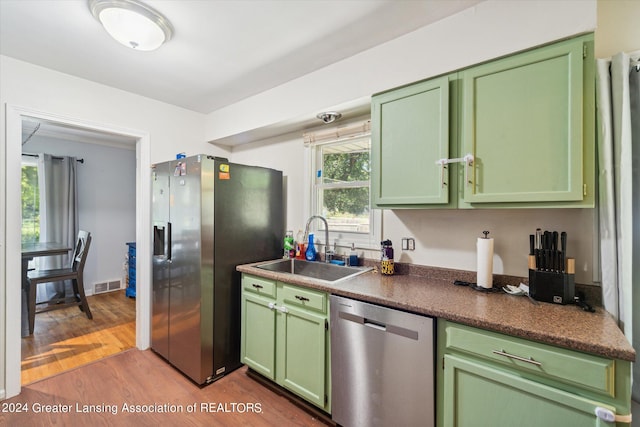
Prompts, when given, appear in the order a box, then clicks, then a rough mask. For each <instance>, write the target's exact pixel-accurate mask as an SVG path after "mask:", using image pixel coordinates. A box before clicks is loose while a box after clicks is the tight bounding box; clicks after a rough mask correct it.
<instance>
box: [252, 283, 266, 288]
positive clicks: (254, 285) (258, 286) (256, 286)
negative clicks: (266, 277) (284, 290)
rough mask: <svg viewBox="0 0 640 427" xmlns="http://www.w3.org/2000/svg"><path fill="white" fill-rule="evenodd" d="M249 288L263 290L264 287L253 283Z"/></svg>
mask: <svg viewBox="0 0 640 427" xmlns="http://www.w3.org/2000/svg"><path fill="white" fill-rule="evenodd" d="M251 286H253V287H254V288H256V289H262V288H264V286H262V285H258V284H255V283H253V284H252V285H251Z"/></svg>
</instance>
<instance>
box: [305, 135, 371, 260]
mask: <svg viewBox="0 0 640 427" xmlns="http://www.w3.org/2000/svg"><path fill="white" fill-rule="evenodd" d="M367 125H368V123H367ZM305 137H306V136H305ZM308 146H309V148H310V150H311V153H310V154H311V165H312V167H311V168H310V169H311V171H312V177H313V180H312V181H313V182H312V183H311V206H310V213H311V215H321V216H323V217H324V218H325V219H326V220H327V223H328V225H329V231H330V236H329V239H330V242H329V244H330V245H332V246H333V245H334V244H337V245H339V246H341V247H351V244H355V245H356V246H357V247H367V248H377V246H378V244H379V242H380V239H379V236H380V231H379V230H380V228H381V225H380V212H379V211H378V210H375V209H371V191H370V187H371V184H370V175H371V160H370V153H371V138H370V134H369V133H368V132H366V133H363V132H362V131H361V132H359V134H357V135H354V136H350V137H348V138H345V137H340V136H338V135H337V134H336V136H334V137H333V138H328V139H327V138H326V137H325V138H323V139H322V142H311V143H309V144H308ZM312 227H321V229H318V228H315V230H316V232H318V235H317V237H319V238H320V239H322V238H323V237H324V236H323V232H324V230H323V229H322V228H323V226H322V223H321V222H320V221H315V222H314V223H313V224H312ZM321 243H322V244H324V243H325V242H321Z"/></svg>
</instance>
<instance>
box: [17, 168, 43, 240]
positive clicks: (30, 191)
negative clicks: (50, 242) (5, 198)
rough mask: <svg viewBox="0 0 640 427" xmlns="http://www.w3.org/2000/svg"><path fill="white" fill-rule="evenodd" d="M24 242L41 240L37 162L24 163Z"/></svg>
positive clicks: (22, 184)
mask: <svg viewBox="0 0 640 427" xmlns="http://www.w3.org/2000/svg"><path fill="white" fill-rule="evenodd" d="M21 186H22V189H21V190H22V242H23V243H27V242H38V241H39V240H40V190H39V188H38V166H37V164H36V162H35V161H32V162H28V161H23V162H22V183H21Z"/></svg>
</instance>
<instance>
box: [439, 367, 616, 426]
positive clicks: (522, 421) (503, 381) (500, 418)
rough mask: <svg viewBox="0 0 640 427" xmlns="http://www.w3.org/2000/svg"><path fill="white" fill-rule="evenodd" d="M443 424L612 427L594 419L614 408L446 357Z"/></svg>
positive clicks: (494, 369)
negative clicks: (600, 413)
mask: <svg viewBox="0 0 640 427" xmlns="http://www.w3.org/2000/svg"><path fill="white" fill-rule="evenodd" d="M443 400H444V402H443V403H444V405H443V414H442V415H443V424H442V425H446V426H458V427H464V426H469V427H478V426H492V427H496V426H515V425H517V426H519V427H540V426H562V427H585V426H615V423H608V422H605V421H603V420H601V419H599V418H598V417H596V415H595V410H596V408H597V407H602V408H605V409H608V410H611V411H613V412H614V413H615V410H614V408H613V407H610V406H608V405H605V404H603V403H602V402H597V401H593V400H590V399H586V398H583V397H580V396H578V395H575V394H572V393H567V392H565V391H562V390H558V389H556V388H553V387H549V386H546V385H544V384H540V383H536V382H534V381H529V380H527V379H524V378H522V377H520V376H518V375H513V374H510V373H507V372H505V371H502V370H500V369H496V368H495V367H490V366H488V365H486V364H484V363H482V362H480V361H476V360H473V359H471V358H464V357H458V356H452V355H446V356H445V357H444V393H443Z"/></svg>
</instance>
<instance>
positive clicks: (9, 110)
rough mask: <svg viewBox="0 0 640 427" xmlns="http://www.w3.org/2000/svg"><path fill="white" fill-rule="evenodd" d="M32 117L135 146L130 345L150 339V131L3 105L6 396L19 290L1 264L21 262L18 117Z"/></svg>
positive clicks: (15, 360) (12, 387)
mask: <svg viewBox="0 0 640 427" xmlns="http://www.w3.org/2000/svg"><path fill="white" fill-rule="evenodd" d="M24 118H33V119H37V120H44V121H48V122H52V123H57V124H59V125H61V126H66V127H70V128H78V129H84V130H89V131H96V132H103V133H107V134H112V135H120V136H124V137H129V138H133V139H134V140H135V141H136V142H135V147H136V162H135V165H136V166H135V168H136V174H135V175H136V183H135V188H136V202H135V203H136V210H135V211H136V226H135V230H136V231H135V234H136V239H135V240H136V243H137V262H136V270H137V284H136V288H137V289H136V299H135V306H136V309H135V311H136V313H135V316H136V321H135V339H136V347H137V348H138V349H141V350H144V349H147V348H148V347H149V343H150V321H151V297H150V276H151V271H150V270H151V269H150V262H151V258H150V238H149V233H148V231H147V230H149V227H150V226H149V224H150V199H151V189H150V183H149V179H148V173H147V172H148V168H149V166H150V136H149V133H148V132H146V131H139V130H132V129H130V128H123V127H119V126H117V125H112V124H101V123H96V122H92V121H86V120H82V119H77V118H73V117H67V116H62V115H58V114H53V113H46V112H41V111H36V110H33V109H28V108H23V107H18V106H15V105H11V104H7V105H6V142H7V143H6V152H5V155H6V157H5V158H4V159H3V160H4V164H5V166H6V167H5V171H4V176H3V178H4V186H3V187H4V190H3V191H2V193H3V197H2V202H3V211H4V213H5V214H6V216H5V223H6V229H5V235H4V241H3V242H1V243H4V246H3V247H0V252H3V261H4V265H3V266H2V267H3V269H4V270H5V276H4V281H3V283H0V285H1V286H0V287H2V288H4V289H0V290H3V291H4V296H5V298H6V301H5V302H6V305H5V306H6V307H7V310H6V311H5V313H4V315H5V317H4V319H3V321H2V322H0V325H3V328H2V330H0V338H2V337H4V341H5V343H6V344H7V345H6V347H5V348H4V351H5V355H4V356H5V364H4V366H1V367H0V369H4V372H0V374H1V375H0V377H1V378H3V379H4V385H5V393H4V397H5V398H8V397H12V396H15V395H17V394H19V393H20V388H21V369H20V366H21V339H22V338H21V330H20V329H21V328H20V323H21V322H20V319H21V293H22V291H21V289H20V287H19V286H13V285H12V284H15V283H20V282H21V278H20V270H21V269H20V268H6V267H8V266H9V267H10V266H19V265H21V255H20V253H21V251H20V241H21V238H20V234H21V227H20V223H21V213H20V201H21V194H20V176H21V157H22V145H21V142H22V120H23V119H24Z"/></svg>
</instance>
